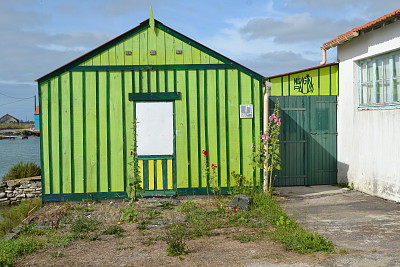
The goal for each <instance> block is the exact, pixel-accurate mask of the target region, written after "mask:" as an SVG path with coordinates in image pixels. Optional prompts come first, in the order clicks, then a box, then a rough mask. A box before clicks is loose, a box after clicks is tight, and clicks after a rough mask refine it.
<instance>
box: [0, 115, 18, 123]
mask: <svg viewBox="0 0 400 267" xmlns="http://www.w3.org/2000/svg"><path fill="white" fill-rule="evenodd" d="M6 119H14V120H16V121H18V122H19V119H17V118H15V117H13V116H11V115H10V114H6V115H4V116H3V117H1V118H0V122H2V121H5V120H6Z"/></svg>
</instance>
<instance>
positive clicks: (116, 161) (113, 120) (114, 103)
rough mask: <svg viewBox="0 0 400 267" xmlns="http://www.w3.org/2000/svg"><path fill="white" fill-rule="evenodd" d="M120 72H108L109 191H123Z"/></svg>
mask: <svg viewBox="0 0 400 267" xmlns="http://www.w3.org/2000/svg"><path fill="white" fill-rule="evenodd" d="M121 80H122V77H121V72H110V88H112V90H110V106H109V107H110V111H109V115H110V120H109V124H110V140H109V142H110V156H111V159H110V163H111V168H110V169H111V180H110V182H111V191H121V190H125V187H124V179H123V178H124V176H123V175H124V174H123V169H124V166H123V164H124V163H123V153H124V151H123V134H122V132H123V128H122V125H123V123H124V122H123V120H122V99H121V94H122V92H121V91H122V88H121V83H122V81H121Z"/></svg>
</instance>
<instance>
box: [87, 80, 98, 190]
mask: <svg viewBox="0 0 400 267" xmlns="http://www.w3.org/2000/svg"><path fill="white" fill-rule="evenodd" d="M96 76H97V75H96V72H87V73H86V75H85V78H86V79H85V84H86V86H85V89H86V92H85V98H86V101H85V116H86V119H85V139H86V141H85V143H86V151H85V157H86V190H87V192H96V191H97V183H98V181H97V171H98V168H97V151H98V150H99V149H98V147H97V101H96V100H97V97H96V95H97V92H96V91H97V86H96V82H97V77H96Z"/></svg>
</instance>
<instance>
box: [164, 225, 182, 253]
mask: <svg viewBox="0 0 400 267" xmlns="http://www.w3.org/2000/svg"><path fill="white" fill-rule="evenodd" d="M185 227H186V226H185V225H184V224H174V225H172V226H171V227H169V229H168V231H167V234H166V236H165V241H166V242H167V245H168V247H167V253H168V256H180V255H186V254H187V250H186V244H185V242H184V237H185Z"/></svg>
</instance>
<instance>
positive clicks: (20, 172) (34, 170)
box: [2, 161, 40, 181]
mask: <svg viewBox="0 0 400 267" xmlns="http://www.w3.org/2000/svg"><path fill="white" fill-rule="evenodd" d="M39 175H40V167H39V166H38V165H37V164H35V163H33V162H27V163H23V162H22V161H20V162H18V163H17V164H15V165H14V166H12V167H11V169H9V170H8V172H7V173H6V175H4V176H3V178H2V179H3V181H8V180H15V179H21V178H26V177H33V176H39Z"/></svg>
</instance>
